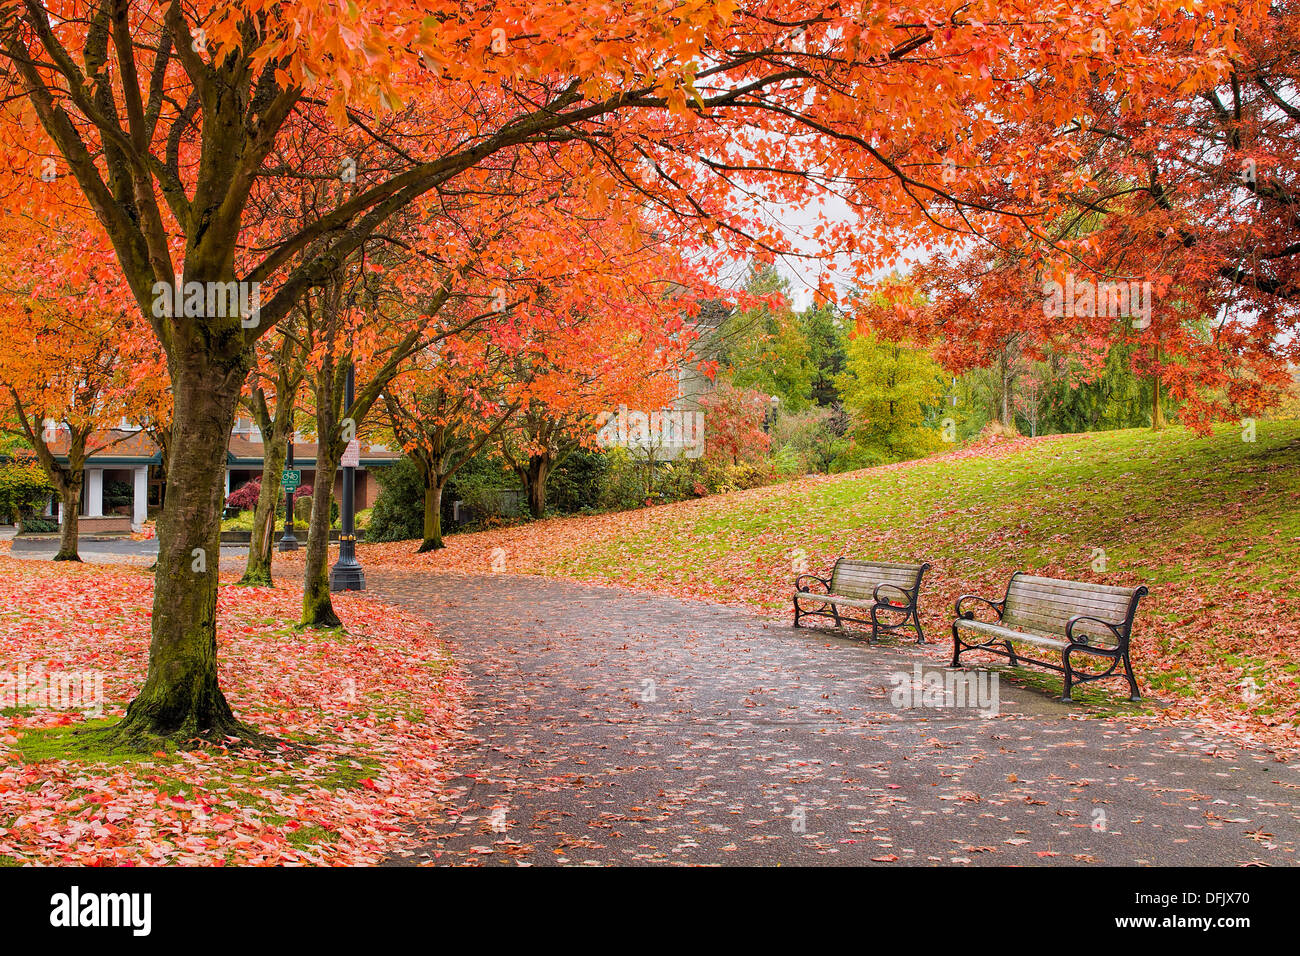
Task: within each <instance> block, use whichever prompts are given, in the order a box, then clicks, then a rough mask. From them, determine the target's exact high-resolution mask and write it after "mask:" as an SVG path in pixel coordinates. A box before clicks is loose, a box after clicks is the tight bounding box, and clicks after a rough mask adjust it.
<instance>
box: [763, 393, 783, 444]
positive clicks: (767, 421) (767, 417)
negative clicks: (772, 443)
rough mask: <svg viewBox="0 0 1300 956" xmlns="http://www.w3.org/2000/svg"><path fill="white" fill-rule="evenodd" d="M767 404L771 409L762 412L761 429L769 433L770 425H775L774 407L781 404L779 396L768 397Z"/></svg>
mask: <svg viewBox="0 0 1300 956" xmlns="http://www.w3.org/2000/svg"><path fill="white" fill-rule="evenodd" d="M768 404H769V405H770V406H771V411H770V413H769V412H767V411H765V412H764V413H763V431H765V432H768V433H769V434H770V433H771V431H772V427H773V426H774V425H776V407H777V406H778V405H780V404H781V396H780V395H773V396H772V397H771V398H769V399H768Z"/></svg>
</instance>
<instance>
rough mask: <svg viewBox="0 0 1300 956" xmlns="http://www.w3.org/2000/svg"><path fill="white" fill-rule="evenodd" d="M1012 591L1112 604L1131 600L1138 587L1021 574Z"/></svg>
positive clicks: (1014, 582) (1013, 583) (1013, 584)
mask: <svg viewBox="0 0 1300 956" xmlns="http://www.w3.org/2000/svg"><path fill="white" fill-rule="evenodd" d="M1011 591H1012V593H1017V592H1023V593H1025V594H1041V595H1043V596H1045V597H1062V598H1073V599H1075V600H1082V601H1095V602H1097V603H1099V604H1111V603H1117V602H1127V601H1131V600H1132V599H1133V594H1134V593H1135V592H1136V591H1137V588H1130V587H1116V586H1114V585H1110V584H1093V583H1091V582H1088V581H1079V582H1075V581H1061V580H1058V579H1056V578H1034V577H1028V576H1024V575H1021V576H1018V577H1017V578H1016V579H1015V581H1013V582H1012V584H1011Z"/></svg>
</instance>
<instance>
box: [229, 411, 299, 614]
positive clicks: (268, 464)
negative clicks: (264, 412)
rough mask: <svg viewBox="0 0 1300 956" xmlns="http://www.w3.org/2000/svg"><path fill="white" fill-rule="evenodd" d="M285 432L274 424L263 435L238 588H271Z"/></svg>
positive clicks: (280, 426)
mask: <svg viewBox="0 0 1300 956" xmlns="http://www.w3.org/2000/svg"><path fill="white" fill-rule="evenodd" d="M287 431H288V429H287V428H286V427H285V426H283V425H281V424H280V422H279V421H278V420H277V422H276V423H275V425H273V426H272V427H271V429H270V431H269V433H268V432H266V431H263V432H262V447H263V448H264V449H265V451H264V452H263V456H264V457H263V459H262V490H261V491H260V492H259V493H258V496H257V505H256V507H255V508H254V509H253V536H252V539H251V540H250V541H249V543H248V563H247V564H246V565H245V566H244V576H243V577H242V578H240V580H239V583H240V584H246V585H260V586H263V587H268V588H269V587H273V586H274V582H273V581H272V579H271V552H272V547H271V546H272V544H273V543H274V541H275V509H276V506H277V505H278V504H279V503H280V499H281V498H283V497H284V491H283V490H282V489H281V488H280V482H281V481H282V480H283V478H284V463H285V461H286V460H287V459H288V457H289V449H288V448H287V447H286V442H287Z"/></svg>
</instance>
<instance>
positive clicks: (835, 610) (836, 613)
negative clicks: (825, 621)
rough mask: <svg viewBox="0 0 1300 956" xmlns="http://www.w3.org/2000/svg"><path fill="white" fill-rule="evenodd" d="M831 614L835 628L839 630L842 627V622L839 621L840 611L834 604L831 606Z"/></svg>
mask: <svg viewBox="0 0 1300 956" xmlns="http://www.w3.org/2000/svg"><path fill="white" fill-rule="evenodd" d="M831 614H833V615H834V616H835V626H836V627H839V628H842V627H844V622H843V621H841V620H840V609H839V608H837V607H836V606H835V605H834V604H832V605H831Z"/></svg>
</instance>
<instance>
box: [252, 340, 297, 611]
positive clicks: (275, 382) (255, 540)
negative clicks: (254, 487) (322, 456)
mask: <svg viewBox="0 0 1300 956" xmlns="http://www.w3.org/2000/svg"><path fill="white" fill-rule="evenodd" d="M276 338H277V342H276V344H275V348H274V349H273V350H267V351H266V352H265V353H264V354H263V355H260V356H259V362H258V365H257V366H256V367H255V368H254V369H253V371H252V372H251V373H250V376H249V386H248V392H247V394H246V395H245V397H244V399H243V403H244V407H245V408H247V409H248V412H249V414H250V415H251V416H252V419H253V422H254V423H255V424H256V425H257V429H258V432H259V433H260V435H261V438H262V449H263V452H262V480H261V483H260V486H259V490H258V496H257V504H256V505H255V507H254V509H253V532H252V537H251V538H250V540H249V544H248V560H247V562H246V564H245V566H244V575H243V577H242V578H241V579H240V582H239V583H240V584H247V585H261V586H265V587H270V586H272V584H273V582H272V578H271V553H272V547H271V545H272V543H273V542H274V540H275V535H274V530H275V513H276V508H277V507H278V505H279V504H280V502H281V500H282V494H281V491H280V485H281V481H282V479H283V476H284V469H285V465H286V463H287V460H288V457H289V448H288V442H289V438H290V436H292V435H293V433H294V414H293V413H294V407H295V405H296V404H297V400H298V391H299V389H300V388H301V387H302V381H303V377H304V375H305V374H306V360H307V355H306V346H305V343H304V342H303V340H302V339H301V338H299V336H298V335H296V334H295V333H294V331H293V330H292V329H291V328H289V327H288V326H287V324H282V326H281V327H280V328H279V329H277V334H276Z"/></svg>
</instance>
